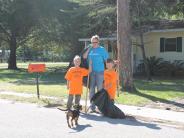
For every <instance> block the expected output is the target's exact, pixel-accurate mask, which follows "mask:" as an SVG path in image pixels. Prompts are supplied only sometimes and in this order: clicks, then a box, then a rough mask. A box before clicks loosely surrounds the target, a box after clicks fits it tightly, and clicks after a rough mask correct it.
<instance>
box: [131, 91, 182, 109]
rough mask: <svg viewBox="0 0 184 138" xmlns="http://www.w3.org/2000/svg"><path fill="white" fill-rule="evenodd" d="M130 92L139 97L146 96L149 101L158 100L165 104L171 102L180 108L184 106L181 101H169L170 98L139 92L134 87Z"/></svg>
mask: <svg viewBox="0 0 184 138" xmlns="http://www.w3.org/2000/svg"><path fill="white" fill-rule="evenodd" d="M131 94H134V95H138V96H141V97H144V98H147V99H149V100H151V101H154V102H156V101H159V102H162V103H166V104H172V105H175V106H177V107H181V108H184V104H182V103H178V102H175V101H170V100H166V99H162V98H158V97H155V96H152V95H149V94H145V93H141V92H140V91H139V90H137V89H135V91H134V92H132V93H131Z"/></svg>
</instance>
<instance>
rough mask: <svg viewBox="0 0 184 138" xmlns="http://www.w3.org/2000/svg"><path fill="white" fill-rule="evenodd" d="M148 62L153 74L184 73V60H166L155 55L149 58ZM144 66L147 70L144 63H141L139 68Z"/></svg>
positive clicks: (172, 74) (174, 74)
mask: <svg viewBox="0 0 184 138" xmlns="http://www.w3.org/2000/svg"><path fill="white" fill-rule="evenodd" d="M147 63H148V65H149V68H150V73H151V75H152V76H160V75H161V76H162V75H164V76H180V75H184V61H182V60H175V61H173V62H170V61H164V60H163V59H162V58H157V57H155V56H153V57H149V58H147ZM140 68H142V72H145V68H144V63H143V61H142V63H140V64H139V66H138V69H140Z"/></svg>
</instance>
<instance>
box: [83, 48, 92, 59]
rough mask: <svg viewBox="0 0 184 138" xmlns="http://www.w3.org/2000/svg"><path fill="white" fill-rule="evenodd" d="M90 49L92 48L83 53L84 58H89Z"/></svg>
mask: <svg viewBox="0 0 184 138" xmlns="http://www.w3.org/2000/svg"><path fill="white" fill-rule="evenodd" d="M89 50H90V48H88V49H87V50H86V52H84V54H83V58H84V59H87V57H88V54H89Z"/></svg>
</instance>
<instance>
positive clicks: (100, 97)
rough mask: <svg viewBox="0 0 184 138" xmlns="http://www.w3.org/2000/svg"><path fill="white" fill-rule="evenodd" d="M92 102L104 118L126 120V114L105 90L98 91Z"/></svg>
mask: <svg viewBox="0 0 184 138" xmlns="http://www.w3.org/2000/svg"><path fill="white" fill-rule="evenodd" d="M91 102H93V103H94V104H95V105H96V106H97V107H98V109H99V110H100V111H101V112H102V114H103V115H104V116H107V117H110V118H120V119H124V118H125V117H126V116H125V114H124V113H123V112H122V111H121V110H120V109H119V108H118V107H117V106H115V105H114V103H113V102H112V101H111V100H110V98H109V95H108V93H107V91H106V90H105V89H102V90H100V91H98V92H97V93H96V94H95V95H94V96H93V97H92V99H91Z"/></svg>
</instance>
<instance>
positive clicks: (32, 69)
mask: <svg viewBox="0 0 184 138" xmlns="http://www.w3.org/2000/svg"><path fill="white" fill-rule="evenodd" d="M28 72H29V73H36V85H37V96H38V99H40V92H39V82H38V80H39V79H38V76H39V73H42V72H45V64H29V66H28Z"/></svg>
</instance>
